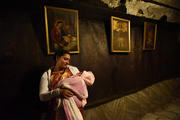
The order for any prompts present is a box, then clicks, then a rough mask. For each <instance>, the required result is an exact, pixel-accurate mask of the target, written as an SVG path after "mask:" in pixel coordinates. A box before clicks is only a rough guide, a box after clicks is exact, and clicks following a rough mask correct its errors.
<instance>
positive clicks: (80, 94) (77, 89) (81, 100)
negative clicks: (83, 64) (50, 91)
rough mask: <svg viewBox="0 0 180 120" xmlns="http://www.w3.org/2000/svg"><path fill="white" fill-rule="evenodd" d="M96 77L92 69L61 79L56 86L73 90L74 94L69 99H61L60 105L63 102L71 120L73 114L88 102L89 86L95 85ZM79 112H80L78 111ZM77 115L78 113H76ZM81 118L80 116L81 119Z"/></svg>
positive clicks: (67, 115)
mask: <svg viewBox="0 0 180 120" xmlns="http://www.w3.org/2000/svg"><path fill="white" fill-rule="evenodd" d="M94 81H95V77H94V75H93V73H92V72H91V71H83V72H81V73H78V74H76V75H73V76H71V77H69V78H65V79H62V80H60V81H59V82H58V83H57V84H56V86H55V88H67V89H69V90H71V91H72V92H73V93H74V95H73V97H71V98H69V99H59V103H58V106H57V107H59V105H60V104H61V102H62V103H63V107H64V110H65V113H66V117H67V118H69V120H71V118H73V116H72V115H74V114H76V113H71V112H74V111H75V112H76V111H78V109H77V108H80V107H84V106H85V105H86V104H87V101H86V99H87V98H88V90H87V86H91V85H93V83H94ZM78 114H79V113H78ZM76 116H77V115H76ZM79 119H80V118H78V120H79Z"/></svg>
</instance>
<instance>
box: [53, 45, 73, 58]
mask: <svg viewBox="0 0 180 120" xmlns="http://www.w3.org/2000/svg"><path fill="white" fill-rule="evenodd" d="M64 54H70V53H69V51H68V50H65V49H63V48H59V49H57V50H56V51H55V55H54V59H55V60H56V56H58V57H61V56H63V55H64Z"/></svg>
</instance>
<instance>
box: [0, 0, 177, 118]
mask: <svg viewBox="0 0 180 120" xmlns="http://www.w3.org/2000/svg"><path fill="white" fill-rule="evenodd" d="M10 3H11V4H10ZM10 3H9V2H7V3H4V4H3V5H2V7H1V8H0V10H1V11H0V41H1V43H0V65H1V70H0V73H1V79H0V80H1V84H0V86H1V87H0V90H1V99H0V103H1V107H0V114H1V118H3V120H5V119H8V120H9V119H13V120H14V119H18V120H21V119H22V120H27V119H33V120H35V119H37V120H38V119H39V116H40V113H42V112H43V111H46V104H47V103H42V102H40V101H39V96H38V92H39V81H40V78H41V75H42V73H43V72H44V71H45V70H47V69H48V68H49V67H50V66H52V65H53V64H54V61H53V56H49V55H47V50H46V33H45V24H44V8H43V7H44V5H51V6H52V5H53V6H56V7H63V8H71V9H76V10H78V11H79V36H80V54H72V56H71V64H72V65H74V66H77V67H78V68H79V69H80V70H81V71H82V70H91V71H92V72H93V73H94V74H95V77H96V81H95V83H94V85H93V86H92V87H89V88H88V89H89V98H88V105H87V108H88V107H93V106H96V105H99V104H102V103H104V102H107V101H110V100H113V99H115V98H118V97H121V96H124V95H127V94H130V93H133V92H136V91H138V90H141V89H143V88H145V87H147V86H149V85H152V84H154V83H156V82H160V81H163V80H167V79H172V78H176V77H179V76H180V71H179V67H180V63H179V61H180V54H179V52H180V30H179V24H176V23H169V22H166V20H151V19H146V18H143V17H136V16H132V15H127V14H125V12H126V8H125V6H123V5H122V6H120V7H118V8H117V9H110V8H108V7H107V6H106V5H104V4H102V3H101V2H92V1H90V0H89V1H85V2H83V1H81V0H79V1H78V0H76V1H70V0H69V1H66V2H65V1H64V0H62V1H60V2H57V1H55V0H52V1H51V2H47V1H43V2H42V1H31V2H29V1H28V2H27V3H26V2H23V3H22V2H17V1H16V2H13V1H12V2H10ZM111 16H116V17H121V18H124V19H129V20H130V21H131V29H130V31H131V42H132V52H130V53H111V52H110V17H111ZM144 21H149V22H154V23H157V24H158V29H157V44H156V50H154V51H143V50H142V46H143V29H144V26H143V23H144Z"/></svg>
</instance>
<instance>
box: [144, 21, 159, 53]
mask: <svg viewBox="0 0 180 120" xmlns="http://www.w3.org/2000/svg"><path fill="white" fill-rule="evenodd" d="M156 35H157V24H155V23H151V22H144V41H143V50H155V49H156Z"/></svg>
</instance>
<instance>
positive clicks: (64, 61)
mask: <svg viewBox="0 0 180 120" xmlns="http://www.w3.org/2000/svg"><path fill="white" fill-rule="evenodd" d="M69 61H70V54H64V55H63V56H61V57H59V56H56V66H57V67H58V68H59V69H65V68H66V67H67V65H68V64H69Z"/></svg>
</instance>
